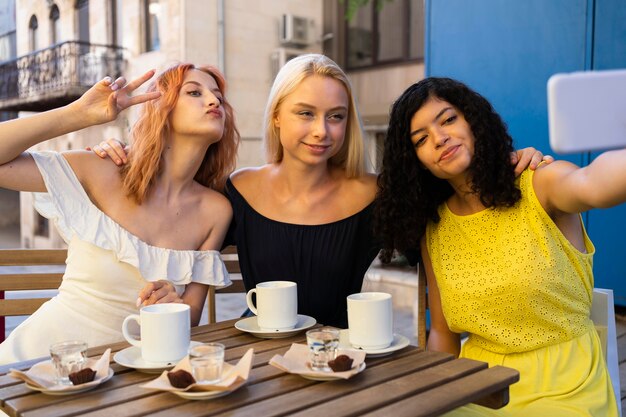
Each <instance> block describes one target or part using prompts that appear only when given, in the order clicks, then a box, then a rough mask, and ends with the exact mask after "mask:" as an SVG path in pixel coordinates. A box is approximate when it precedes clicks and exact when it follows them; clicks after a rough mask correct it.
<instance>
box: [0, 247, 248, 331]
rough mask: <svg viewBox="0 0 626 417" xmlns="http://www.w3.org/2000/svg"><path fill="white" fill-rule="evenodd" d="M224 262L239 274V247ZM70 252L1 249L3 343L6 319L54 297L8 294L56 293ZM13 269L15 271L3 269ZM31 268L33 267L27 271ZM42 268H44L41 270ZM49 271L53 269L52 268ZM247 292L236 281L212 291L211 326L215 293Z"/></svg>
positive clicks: (225, 253) (228, 251) (25, 313)
mask: <svg viewBox="0 0 626 417" xmlns="http://www.w3.org/2000/svg"><path fill="white" fill-rule="evenodd" d="M222 253H223V257H224V263H225V264H226V268H227V270H228V272H229V273H231V274H237V273H239V272H240V271H241V270H240V269H239V260H238V258H237V248H236V247H235V246H229V247H227V248H226V249H225V250H224V251H223V252H222ZM66 258H67V250H66V249H2V250H0V342H2V341H4V338H5V337H4V335H5V333H6V324H5V317H12V316H28V315H31V314H33V313H34V312H35V311H36V310H37V309H38V308H39V307H40V306H41V305H42V304H43V303H45V302H46V301H48V300H49V299H50V298H49V297H45V296H38V295H36V293H35V294H28V295H29V297H28V298H19V299H8V300H7V299H5V291H24V290H56V289H58V288H59V285H61V281H62V280H63V272H64V271H65V259H66ZM34 266H40V267H44V266H47V267H49V266H54V267H55V270H57V271H56V272H49V270H45V269H42V270H41V271H33V269H35V268H30V267H34ZM2 267H11V268H2ZM24 267H29V268H24ZM40 269H41V268H40ZM48 269H49V268H48ZM236 292H245V287H244V285H243V281H242V280H240V279H238V280H233V285H231V286H229V287H226V288H220V289H217V290H216V288H215V287H210V288H209V293H208V295H207V308H208V313H209V323H214V322H215V294H216V293H236Z"/></svg>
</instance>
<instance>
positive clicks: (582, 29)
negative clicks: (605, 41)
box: [426, 0, 589, 164]
mask: <svg viewBox="0 0 626 417" xmlns="http://www.w3.org/2000/svg"><path fill="white" fill-rule="evenodd" d="M428 6H429V7H428V8H427V10H428V15H427V24H426V27H427V40H428V43H429V45H428V47H427V49H426V52H427V56H426V73H427V75H430V76H448V77H452V78H456V79H459V80H461V81H464V82H466V83H467V84H469V85H470V86H471V87H472V88H474V89H476V90H477V91H478V92H480V93H481V94H483V95H484V96H486V97H487V98H488V99H489V100H490V101H491V103H492V104H493V105H494V107H495V108H496V110H497V111H498V112H499V113H500V115H502V117H503V118H504V120H505V121H506V122H507V124H508V126H509V131H510V133H511V136H513V138H514V139H515V145H516V146H517V147H526V146H535V147H536V148H539V149H541V150H542V151H544V152H548V151H549V150H550V148H549V145H548V118H547V99H546V82H547V80H548V78H549V77H550V76H551V75H552V74H554V73H556V72H569V71H576V70H581V69H584V67H585V57H586V49H587V46H588V45H587V33H588V25H589V12H588V7H587V6H588V3H587V1H586V0H524V1H512V0H507V1H503V0H476V1H466V0H434V1H429V2H428ZM567 159H569V160H571V161H572V162H574V163H577V164H581V163H582V162H583V161H582V156H581V155H574V156H569V157H567Z"/></svg>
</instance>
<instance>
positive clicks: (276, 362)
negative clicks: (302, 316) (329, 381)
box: [270, 343, 365, 379]
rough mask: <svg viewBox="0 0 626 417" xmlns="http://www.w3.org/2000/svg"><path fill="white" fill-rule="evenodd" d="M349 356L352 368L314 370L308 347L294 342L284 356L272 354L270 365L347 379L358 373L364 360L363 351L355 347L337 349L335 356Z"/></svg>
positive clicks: (309, 373) (287, 369)
mask: <svg viewBox="0 0 626 417" xmlns="http://www.w3.org/2000/svg"><path fill="white" fill-rule="evenodd" d="M339 355H346V356H349V357H350V358H351V359H352V360H353V362H352V368H351V369H350V370H348V371H342V372H324V371H314V370H312V369H311V368H310V367H309V362H310V360H309V347H308V346H307V345H300V344H297V343H294V344H292V345H291V347H290V348H289V350H288V351H287V352H286V353H285V355H284V356H281V355H274V357H272V359H271V360H270V365H272V366H274V367H276V368H278V369H280V370H282V371H285V372H289V373H292V374H301V375H308V376H319V377H325V376H329V375H332V376H334V377H337V378H343V379H348V378H350V377H352V376H354V375H356V374H358V373H359V372H360V371H361V370H362V369H360V368H361V364H362V363H363V362H364V361H365V352H364V351H362V350H355V349H337V356H339Z"/></svg>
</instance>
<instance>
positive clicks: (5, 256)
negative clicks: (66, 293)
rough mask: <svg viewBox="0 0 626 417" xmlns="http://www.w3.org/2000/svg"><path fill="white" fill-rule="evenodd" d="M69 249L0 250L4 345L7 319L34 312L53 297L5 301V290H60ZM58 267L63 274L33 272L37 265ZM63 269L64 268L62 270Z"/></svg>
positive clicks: (0, 322)
mask: <svg viewBox="0 0 626 417" xmlns="http://www.w3.org/2000/svg"><path fill="white" fill-rule="evenodd" d="M66 258H67V250H65V249H3V250H0V267H11V268H0V342H2V341H4V335H5V320H4V319H5V317H7V316H25V315H30V314H32V313H34V312H35V311H36V310H37V309H38V308H39V307H40V306H41V305H42V304H43V303H45V302H46V301H48V300H49V299H50V298H47V297H36V296H32V295H31V294H29V295H30V297H29V298H20V299H11V300H7V299H5V298H4V296H5V291H24V290H56V289H57V288H59V285H61V281H62V279H63V272H62V270H64V267H65V259H66ZM53 265H54V266H57V268H56V269H58V270H59V272H49V271H46V270H42V271H33V269H34V268H17V267H33V266H53ZM60 267H62V268H63V269H61V268H60Z"/></svg>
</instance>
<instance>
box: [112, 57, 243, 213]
mask: <svg viewBox="0 0 626 417" xmlns="http://www.w3.org/2000/svg"><path fill="white" fill-rule="evenodd" d="M194 69H195V70H198V71H202V72H205V73H207V74H209V75H210V76H211V77H213V79H215V82H216V83H217V86H218V88H219V90H220V92H221V93H222V95H223V99H224V101H223V103H222V106H223V107H224V111H225V113H226V117H225V122H224V134H223V136H222V138H221V139H220V140H219V141H218V142H216V143H214V144H212V145H211V146H209V149H208V150H207V152H206V154H205V155H204V159H203V161H202V164H201V165H200V168H198V172H197V173H196V175H195V177H194V179H195V180H196V181H198V182H199V183H200V184H202V185H204V186H206V187H209V188H213V189H215V190H218V191H222V190H223V189H224V186H225V184H226V179H227V178H228V175H230V173H231V172H233V170H234V169H235V165H236V158H237V148H238V146H239V139H240V136H239V131H238V130H237V126H236V125H235V118H234V112H233V108H232V107H231V105H230V104H229V103H228V101H227V100H226V95H225V94H226V80H225V79H224V76H223V75H222V74H221V73H220V72H219V70H218V69H217V68H215V67H212V66H203V67H196V66H195V65H193V64H177V65H174V66H172V67H170V68H168V69H166V70H165V71H163V72H162V73H161V74H159V75H158V76H157V78H156V79H155V80H154V81H153V82H152V83H151V84H150V85H149V86H148V90H147V91H160V92H161V97H159V98H158V99H156V100H152V101H148V102H146V103H144V105H143V108H142V110H141V114H140V116H139V119H138V120H137V122H136V123H135V125H134V126H133V128H132V131H131V135H132V138H133V146H132V149H131V151H130V152H129V155H128V163H127V164H126V165H125V166H124V167H123V168H122V171H121V173H122V179H123V185H124V188H125V189H126V193H127V195H128V196H130V197H132V198H133V199H134V200H135V201H136V202H137V203H138V204H141V203H142V202H143V201H144V200H145V199H146V197H147V195H148V193H149V192H150V189H151V187H152V186H153V185H154V182H155V181H156V178H157V175H158V174H159V172H160V171H161V169H162V160H161V158H162V155H163V149H164V148H165V142H166V138H167V137H168V135H169V134H170V131H171V126H170V121H169V115H170V113H171V112H172V109H173V108H174V106H175V105H176V102H177V101H178V97H179V95H180V88H181V86H182V84H183V80H184V78H185V74H186V73H187V71H190V70H194Z"/></svg>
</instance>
